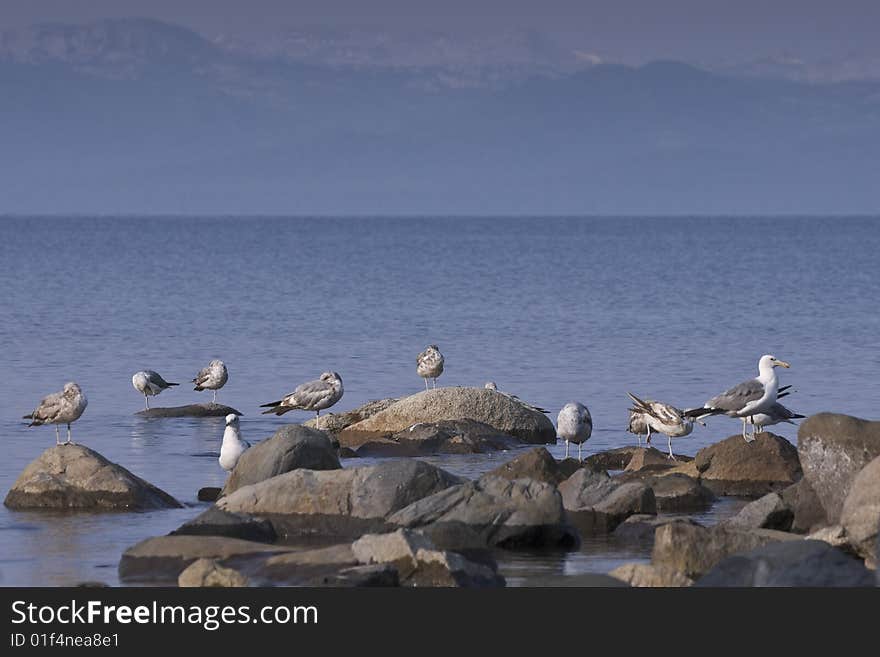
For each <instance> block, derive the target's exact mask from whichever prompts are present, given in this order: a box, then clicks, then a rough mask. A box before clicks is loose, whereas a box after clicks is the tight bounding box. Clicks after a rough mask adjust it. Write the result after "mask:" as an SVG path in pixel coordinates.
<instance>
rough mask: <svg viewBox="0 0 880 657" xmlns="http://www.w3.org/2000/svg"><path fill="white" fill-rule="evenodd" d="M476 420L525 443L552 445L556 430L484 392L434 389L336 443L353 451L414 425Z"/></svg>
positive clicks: (363, 424) (508, 400) (504, 399)
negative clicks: (354, 448) (364, 444)
mask: <svg viewBox="0 0 880 657" xmlns="http://www.w3.org/2000/svg"><path fill="white" fill-rule="evenodd" d="M444 420H476V421H477V422H482V423H483V424H488V425H489V426H491V427H494V428H495V429H497V430H498V431H500V432H502V433H505V434H508V435H511V436H514V437H515V438H517V439H519V440H520V441H522V442H525V443H531V444H545V443H553V442H556V429H555V427H554V426H553V423H552V422H550V420H549V419H547V416H545V415H544V414H543V413H541V412H539V411H536V410H534V409H532V408H529V407H528V406H526V405H524V404H522V403H520V402H518V401H516V400H514V399H512V398H510V397H508V396H507V395H503V394H501V393H500V392H497V391H495V390H488V389H486V388H436V389H433V390H425V391H424V392H420V393H418V394H415V395H412V396H410V397H406V398H404V399H401V400H400V401H398V402H397V403H395V404H392V405H391V406H389V407H388V408H386V409H384V410H382V411H379V412H378V413H375V414H374V415H371V416H370V417H368V418H366V419H364V420H361V421H360V422H357V423H355V424H352V425H350V426H348V427H346V428H345V429H343V430H342V431H340V432H339V443H340V444H341V445H343V446H348V447H357V446H359V445H362V444H363V443H365V442H369V441H372V440H376V439H377V438H384V437H388V436H390V435H393V434H396V433H398V432H400V431H404V430H406V429H409V428H410V427H411V426H413V425H414V424H419V423H433V422H442V421H444Z"/></svg>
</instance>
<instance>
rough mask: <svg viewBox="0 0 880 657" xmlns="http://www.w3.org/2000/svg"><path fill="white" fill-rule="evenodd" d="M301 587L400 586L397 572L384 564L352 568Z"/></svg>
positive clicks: (313, 580) (306, 583)
mask: <svg viewBox="0 0 880 657" xmlns="http://www.w3.org/2000/svg"><path fill="white" fill-rule="evenodd" d="M303 586H334V587H348V588H351V587H376V586H381V587H395V586H400V580H399V579H398V576H397V571H396V570H394V568H393V567H391V566H388V565H385V564H376V565H374V566H352V567H350V568H343V569H342V570H340V571H338V572H334V573H330V574H328V575H323V576H321V577H318V578H314V579H312V580H309V581H307V582H304V583H303Z"/></svg>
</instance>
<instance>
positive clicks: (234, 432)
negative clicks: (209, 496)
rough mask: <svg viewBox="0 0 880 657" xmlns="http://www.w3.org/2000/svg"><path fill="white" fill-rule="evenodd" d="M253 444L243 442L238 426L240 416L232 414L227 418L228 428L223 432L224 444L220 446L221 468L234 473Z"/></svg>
mask: <svg viewBox="0 0 880 657" xmlns="http://www.w3.org/2000/svg"><path fill="white" fill-rule="evenodd" d="M250 446H251V444H250V443H249V442H248V441H246V440H242V438H241V430H240V429H239V426H238V416H237V415H236V414H235V413H230V414H229V415H227V416H226V428H225V429H224V430H223V444H222V445H221V446H220V467H221V468H223V469H224V470H226V471H227V472H230V471H232V469H233V468H234V467H235V464H236V463H238V459H239V458H240V457H241V455H242V454H244V450H246V449H247V448H248V447H250Z"/></svg>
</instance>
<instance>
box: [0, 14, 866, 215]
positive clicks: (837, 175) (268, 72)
mask: <svg viewBox="0 0 880 657" xmlns="http://www.w3.org/2000/svg"><path fill="white" fill-rule="evenodd" d="M771 72H772V71H771ZM750 73H751V75H731V74H729V73H719V72H717V71H716V72H710V71H705V70H700V69H697V68H694V67H692V66H688V65H685V64H681V63H675V62H658V63H652V64H648V65H645V66H641V67H627V66H622V65H618V64H609V63H605V62H603V61H602V60H601V58H600V57H599V56H597V55H595V54H592V53H588V52H580V51H579V52H571V51H567V50H565V49H561V48H559V47H557V46H556V45H555V44H553V43H551V42H549V41H547V40H546V39H544V38H542V37H541V36H540V35H537V34H535V33H529V32H515V33H509V34H506V35H500V36H498V37H497V38H494V39H490V40H471V41H469V42H463V43H460V42H450V41H449V40H448V38H447V37H445V36H444V35H441V34H435V35H433V36H431V35H413V36H412V38H411V40H410V42H409V43H405V42H400V41H398V40H393V39H390V38H388V37H386V36H383V35H381V34H374V35H371V36H369V38H367V37H365V36H364V35H363V34H360V33H345V32H338V31H333V32H322V31H320V30H318V31H305V30H303V31H297V32H289V33H286V34H284V35H283V36H281V37H279V38H278V39H277V40H271V41H266V42H263V43H260V44H248V43H245V42H241V41H237V40H235V39H232V38H229V37H224V38H218V39H216V40H208V39H206V38H204V37H202V36H200V35H199V34H197V33H195V32H192V31H190V30H188V29H185V28H181V27H178V26H174V25H168V24H166V23H161V22H157V21H153V20H146V19H132V20H112V21H102V22H100V23H95V24H92V25H86V26H70V25H40V26H34V27H32V28H29V29H26V30H17V31H15V32H11V31H7V32H4V33H0V88H2V90H3V93H2V94H0V144H2V148H0V171H2V174H3V178H2V179H3V181H4V183H3V187H2V192H0V212H7V213H31V212H35V213H36V212H59V213H64V212H86V213H88V212H100V213H114V212H126V213H139V212H161V213H175V212H181V213H189V212H196V213H218V212H219V213H230V214H235V213H325V214H337V213H342V214H364V213H410V212H415V213H445V212H451V213H517V214H519V213H648V214H658V213H659V214H664V213H690V212H695V213H696V212H712V213H756V212H757V213H777V212H789V213H827V212H841V213H844V212H847V213H848V212H858V213H872V212H878V211H880V186H878V185H877V184H876V171H877V165H878V162H880V82H875V81H853V82H843V83H834V84H815V83H803V82H798V81H793V80H790V79H782V78H781V77H777V76H775V74H774V75H773V76H767V75H766V73H764V72H762V71H760V70H755V71H751V72H750Z"/></svg>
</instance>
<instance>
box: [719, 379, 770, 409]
mask: <svg viewBox="0 0 880 657" xmlns="http://www.w3.org/2000/svg"><path fill="white" fill-rule="evenodd" d="M763 396H764V384H763V383H761V382H760V381H758V379H749V380H748V381H743V382H742V383H740V384H738V385H735V386H733V387H732V388H731V389H730V390H726V391H724V392H722V393H721V394H720V395H718V396H717V397H713V398H712V399H710V400H709V401H707V402H706V404H705V407H706V408H712V409H716V410H719V411H725V412H734V413H735V412H737V411H740V410H742V409H743V408H745V406H746V404H748V403H749V402H753V401H757V400H759V399H760V398H761V397H763Z"/></svg>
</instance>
